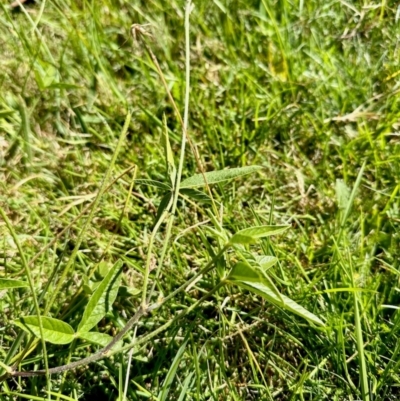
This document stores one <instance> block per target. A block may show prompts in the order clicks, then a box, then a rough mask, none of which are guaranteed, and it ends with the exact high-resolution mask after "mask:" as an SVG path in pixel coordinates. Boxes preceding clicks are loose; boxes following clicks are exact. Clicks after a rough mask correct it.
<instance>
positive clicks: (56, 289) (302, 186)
mask: <svg viewBox="0 0 400 401" xmlns="http://www.w3.org/2000/svg"><path fill="white" fill-rule="evenodd" d="M194 3H195V8H194V10H193V11H192V13H191V16H190V43H189V44H190V64H191V66H190V102H189V107H188V109H187V110H188V118H189V130H188V133H189V135H190V138H191V140H192V141H193V143H194V144H195V146H196V149H197V151H198V154H199V158H200V161H201V164H202V165H203V166H204V169H205V171H212V170H220V169H225V168H231V169H232V168H237V167H244V166H249V165H259V166H262V170H260V171H259V172H257V173H255V174H252V175H247V176H245V177H239V178H237V179H235V180H231V181H229V182H224V183H220V184H215V185H210V189H211V193H212V198H213V200H214V203H215V205H216V208H213V207H212V206H211V205H209V204H207V203H203V202H200V201H199V200H198V199H197V200H193V199H191V198H180V199H179V200H178V201H177V204H176V205H177V207H176V211H175V213H174V214H173V219H172V218H171V216H170V215H168V214H166V215H165V219H166V220H165V222H164V223H160V229H159V230H158V231H157V232H155V233H154V234H153V237H152V232H153V228H154V225H155V221H156V214H157V208H158V207H159V205H160V202H161V199H162V196H163V190H162V189H161V188H158V187H154V186H146V185H139V184H138V183H137V182H136V181H135V179H152V180H158V181H160V182H162V183H164V184H168V182H169V178H168V172H170V170H169V171H167V169H166V160H165V151H164V147H163V137H164V136H163V135H164V134H163V133H165V130H166V129H168V133H169V138H170V141H171V153H172V154H173V155H174V158H175V163H178V159H179V152H180V148H181V137H182V127H181V124H180V122H179V120H178V119H177V117H176V113H175V112H174V109H173V106H172V104H171V101H170V99H169V97H168V95H167V91H166V90H165V88H164V86H163V84H162V80H161V78H160V75H159V73H158V72H157V68H156V66H155V65H154V62H153V61H152V59H151V57H150V56H149V54H148V52H147V51H146V48H145V47H144V46H143V43H142V42H140V41H139V42H136V43H133V41H132V39H131V37H130V33H129V30H130V27H131V25H132V24H133V23H137V24H149V25H148V26H146V29H147V30H148V32H151V34H152V35H153V38H147V43H148V46H149V47H150V49H151V51H152V52H153V53H154V55H155V56H156V57H157V60H158V62H159V64H160V68H161V70H162V73H163V75H164V76H165V80H166V82H167V85H168V88H169V90H170V92H171V94H172V96H173V98H174V100H175V102H176V104H177V107H178V109H179V110H180V112H181V113H182V115H183V114H184V113H183V110H184V102H185V81H186V77H187V74H186V73H185V28H184V15H185V11H184V5H185V4H184V1H183V0H179V1H178V0H176V1H171V2H162V1H159V0H153V1H136V2H125V1H122V0H102V1H98V2H90V1H62V2H61V1H58V0H54V1H52V2H49V1H47V2H46V1H42V2H37V3H29V4H28V3H27V4H26V6H25V8H24V9H22V10H21V9H15V10H13V11H11V10H10V9H9V8H8V6H7V5H4V4H3V5H0V22H1V23H0V41H1V46H2V56H1V57H0V88H1V89H0V133H1V135H0V177H1V179H0V206H1V208H2V210H4V213H5V214H6V216H7V218H8V220H9V222H10V225H11V226H12V227H11V228H12V229H11V230H10V227H8V226H7V224H6V223H7V219H3V218H2V219H1V222H0V233H1V237H0V238H1V251H0V253H1V270H0V272H1V277H2V278H7V279H10V278H11V279H18V280H22V281H27V280H28V278H29V275H28V274H27V273H28V271H29V273H30V275H31V280H32V285H33V287H34V288H33V291H32V290H31V289H30V288H28V287H23V288H14V289H7V290H6V289H3V290H2V291H1V298H0V303H1V308H0V310H1V322H2V323H1V329H0V333H1V359H0V361H1V362H2V363H3V364H4V366H3V365H2V367H3V368H4V369H5V370H4V371H6V367H7V366H10V365H12V364H15V363H16V362H18V366H16V369H17V370H19V371H30V370H38V369H44V368H45V356H46V357H47V360H48V365H49V367H50V368H51V367H56V366H60V365H63V364H66V363H68V362H73V361H76V360H78V359H80V358H85V357H88V356H90V355H93V354H94V353H95V352H96V351H98V350H99V349H100V347H99V346H96V345H93V344H90V343H88V342H85V341H83V340H80V339H77V340H75V341H73V342H71V343H69V344H66V345H55V344H51V343H49V342H46V343H45V348H44V347H43V345H42V343H41V342H40V340H38V339H37V338H36V337H34V336H33V335H32V334H29V333H26V334H23V333H25V332H24V331H22V330H21V329H20V328H19V326H17V325H16V324H15V321H16V320H17V319H19V318H20V317H21V316H27V315H31V314H35V312H34V309H33V305H34V302H35V299H36V300H37V303H38V305H39V308H40V310H41V317H42V319H43V318H44V317H46V316H47V317H53V318H57V319H60V320H62V321H64V322H66V323H68V324H70V325H71V326H72V327H73V328H75V329H76V327H77V326H78V324H79V321H80V319H81V317H82V315H83V311H84V309H85V307H86V305H87V304H88V299H89V297H90V295H91V294H92V293H93V291H94V290H95V288H96V286H97V285H98V284H99V283H100V281H101V280H102V278H103V277H104V276H105V274H106V273H105V272H107V271H108V270H109V269H110V268H111V266H113V265H114V264H115V263H116V262H117V261H121V262H123V269H124V270H123V275H122V282H121V286H120V289H119V292H118V296H117V298H116V301H115V303H114V305H113V309H112V311H109V312H108V313H107V314H106V316H105V317H104V318H103V319H102V320H101V321H100V322H99V323H98V324H97V326H96V327H95V330H97V331H98V332H99V333H103V334H108V335H110V336H115V335H116V333H118V332H119V331H120V330H121V329H122V328H123V327H124V326H125V324H126V323H127V322H128V320H129V319H130V318H131V317H132V316H134V315H135V313H136V312H137V311H138V309H139V308H140V305H143V300H142V298H143V294H145V292H143V282H144V280H146V276H147V273H146V266H147V270H148V281H149V282H148V284H149V285H148V286H147V287H146V288H147V294H148V293H153V298H152V302H156V301H157V300H159V301H160V300H162V299H163V297H164V298H165V297H168V295H169V294H171V293H172V292H173V291H174V290H176V289H177V288H178V287H179V286H181V285H182V284H183V283H185V282H186V281H187V280H189V279H190V278H191V277H194V276H195V274H196V273H198V272H199V271H200V270H201V269H202V268H203V267H204V266H205V265H207V263H210V260H212V259H213V258H214V257H215V255H216V254H217V253H218V252H220V251H221V247H222V243H223V240H222V238H221V235H232V234H234V233H235V232H237V231H239V230H241V229H245V228H248V227H251V226H257V225H265V224H276V225H285V224H290V225H291V228H290V230H288V231H285V233H283V234H281V235H279V236H276V237H272V238H271V239H263V240H261V241H258V242H257V244H255V245H251V246H249V247H246V249H243V250H242V251H241V252H242V253H243V255H245V256H243V257H244V258H246V254H245V252H246V251H251V252H252V253H253V255H256V254H257V255H274V256H276V257H277V258H278V260H279V262H278V263H277V264H276V265H274V266H273V267H270V268H269V270H268V272H267V273H268V277H269V279H270V280H271V281H272V282H273V284H274V285H275V287H276V288H277V289H278V290H279V292H280V293H281V294H283V295H285V296H287V297H290V298H291V299H293V300H295V301H296V302H297V303H298V304H300V305H302V306H303V307H304V308H306V309H307V310H309V311H311V312H312V313H314V314H315V315H316V316H318V317H319V318H320V319H322V320H323V321H324V322H325V327H318V326H316V325H314V324H312V323H309V322H308V321H307V320H305V319H302V318H301V317H299V316H297V315H295V314H293V313H291V312H289V311H288V310H286V309H285V308H279V307H276V306H274V305H272V304H271V303H269V302H267V301H266V300H265V299H263V298H262V297H261V296H259V295H256V294H254V293H253V292H251V291H248V290H245V289H239V288H237V287H235V286H221V287H218V285H219V283H220V282H221V280H224V279H225V278H226V275H227V274H228V272H229V270H230V268H231V267H232V266H233V265H234V264H235V263H236V262H237V261H238V260H239V258H240V254H239V253H240V252H239V253H238V252H236V251H234V250H233V249H230V250H228V251H227V252H226V253H225V256H224V257H223V258H222V259H219V260H218V261H217V262H216V266H215V268H214V269H212V270H211V271H210V272H208V273H207V274H206V275H204V276H201V277H199V279H198V280H197V281H194V282H193V283H192V284H191V285H190V286H189V287H188V288H187V289H186V290H185V291H182V292H179V293H178V294H177V295H176V296H174V297H173V298H172V299H171V300H169V302H168V303H167V304H165V305H163V306H162V307H160V308H158V309H156V310H154V311H152V312H149V313H147V314H146V315H145V316H141V318H140V320H139V322H138V324H137V325H136V326H134V327H133V328H132V330H129V331H128V333H127V334H126V336H125V341H124V346H125V347H126V348H128V345H129V344H130V343H132V342H134V341H135V339H136V341H138V340H137V339H139V340H140V339H141V340H140V341H141V342H140V341H139V342H137V344H139V343H140V345H137V346H136V347H134V348H131V351H128V350H126V351H124V352H115V351H113V353H112V355H110V356H109V357H108V358H103V359H101V360H99V361H97V362H94V363H92V364H90V365H87V366H80V367H78V368H76V369H74V370H70V371H67V372H64V373H62V374H57V375H52V376H49V377H48V378H47V379H46V377H45V376H38V377H31V378H20V377H18V378H7V379H6V380H3V381H2V383H1V386H2V388H1V392H0V399H1V400H7V401H8V400H16V399H32V400H36V399H52V400H57V399H59V400H61V399H70V400H77V399H81V400H91V399H94V398H95V397H97V398H98V399H104V400H108V399H109V400H117V399H118V400H123V399H126V400H142V399H153V400H272V399H273V400H358V399H362V400H375V401H377V400H382V401H386V400H395V399H398V397H399V384H400V383H399V379H398V376H399V367H400V364H399V363H398V356H399V352H400V345H399V341H398V338H399V330H400V321H399V314H398V312H397V310H398V303H399V299H400V296H399V288H400V287H399V274H400V273H399V256H400V252H399V247H398V244H399V222H400V214H399V210H400V201H399V196H398V191H399V177H400V163H399V154H400V149H399V144H400V142H399V131H398V130H399V126H400V125H399V117H400V111H399V110H400V109H399V100H398V99H399V97H398V93H399V77H400V75H399V74H398V72H399V71H398V49H397V37H398V35H399V25H398V20H399V12H398V8H397V6H396V5H395V4H394V3H392V2H380V3H376V4H375V3H364V2H359V1H354V2H352V3H348V2H347V3H346V2H341V1H332V2H328V3H322V2H317V1H310V2H303V1H299V2H291V1H285V0H282V1H275V2H273V1H270V0H257V1H255V0H254V1H251V0H247V1H244V0H238V1H236V2H229V1H226V0H220V1H217V0H214V1H207V2H206V1H195V2H194ZM186 61H187V59H186ZM127 115H130V116H131V119H130V122H129V125H128V130H127V134H126V137H124V136H123V135H122V136H121V133H122V132H123V126H124V124H125V122H126V121H127ZM164 120H165V124H164V122H163V121H164ZM165 125H166V126H167V128H166V127H165ZM122 140H123V142H121V141H122ZM119 141H120V142H119ZM118 143H119V145H118ZM198 164H199V163H198V161H197V160H196V157H195V156H194V154H193V152H192V150H191V148H190V146H187V149H186V153H185V159H184V162H183V164H182V168H183V179H185V178H187V177H189V176H192V175H193V174H195V173H200V172H201V171H200V170H199V167H198ZM200 189H201V188H200ZM204 193H207V190H206V189H205V190H204ZM98 194H99V195H98ZM96 196H97V198H96ZM71 223H73V224H71ZM172 223H173V224H172ZM169 224H171V226H170V233H171V235H170V239H169V240H168V235H167V234H168V232H169V231H168V230H169V228H168V227H169ZM65 228H67V229H66V230H64V229H65ZM13 232H14V233H15V237H14V236H13ZM150 238H153V239H154V241H153V248H152V250H151V251H150V252H149V249H148V247H149V243H150ZM18 247H20V248H21V251H20V252H19V251H18ZM39 252H42V253H40V254H39V256H35V255H38V253H39ZM160 258H161V259H162V263H160ZM146 260H147V262H146ZM157 264H158V268H159V270H157V269H155V267H157ZM27 266H29V269H30V270H26V267H27ZM158 274H159V277H157V275H158ZM2 285H3V286H4V284H2ZM153 286H154V291H152V288H153ZM216 287H217V288H216ZM144 298H146V297H144ZM203 298H204V300H203ZM199 300H202V302H201V303H200V302H199ZM178 316H180V317H178ZM160 327H165V330H163V331H160V332H158V331H156V330H158V329H159V328H160ZM44 349H45V352H44Z"/></svg>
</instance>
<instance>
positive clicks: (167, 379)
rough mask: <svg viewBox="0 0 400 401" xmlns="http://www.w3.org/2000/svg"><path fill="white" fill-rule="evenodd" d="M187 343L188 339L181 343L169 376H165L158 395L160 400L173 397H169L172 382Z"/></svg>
mask: <svg viewBox="0 0 400 401" xmlns="http://www.w3.org/2000/svg"><path fill="white" fill-rule="evenodd" d="M186 344H187V340H186V341H185V342H184V343H183V344H182V345H181V347H180V348H179V350H178V352H177V353H176V355H175V358H174V360H173V361H172V364H171V366H170V368H169V370H168V373H167V376H166V377H165V380H164V383H163V385H162V390H161V392H160V394H159V395H158V399H159V400H160V401H166V400H170V399H171V398H169V397H168V393H169V390H170V388H171V384H172V383H173V381H174V378H175V375H176V371H177V369H178V366H179V364H180V362H181V360H182V357H183V354H184V352H185V349H186Z"/></svg>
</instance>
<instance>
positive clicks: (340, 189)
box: [336, 180, 350, 210]
mask: <svg viewBox="0 0 400 401" xmlns="http://www.w3.org/2000/svg"><path fill="white" fill-rule="evenodd" d="M336 199H337V201H338V206H339V209H341V210H345V209H346V208H347V205H348V204H349V200H350V189H349V187H348V186H347V185H346V183H345V182H344V181H343V180H336Z"/></svg>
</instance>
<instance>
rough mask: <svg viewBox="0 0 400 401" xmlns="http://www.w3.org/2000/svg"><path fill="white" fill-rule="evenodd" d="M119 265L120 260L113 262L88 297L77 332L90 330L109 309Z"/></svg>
mask: <svg viewBox="0 0 400 401" xmlns="http://www.w3.org/2000/svg"><path fill="white" fill-rule="evenodd" d="M121 266H122V262H121V261H118V262H117V263H115V265H114V266H113V267H112V268H111V269H110V271H109V272H108V274H107V275H106V276H105V277H104V279H103V281H102V282H101V283H100V285H99V286H98V287H97V288H96V290H95V291H94V293H93V294H92V296H91V297H90V299H89V302H88V304H87V305H86V308H85V311H84V312H83V316H82V320H81V322H80V323H79V326H78V332H79V333H84V332H88V331H90V330H91V329H92V328H93V327H94V326H96V324H97V323H98V322H99V321H100V320H101V319H103V317H104V316H105V315H106V313H107V312H109V311H110V310H111V307H112V304H113V303H114V301H115V298H116V297H117V294H118V288H119V285H120V282H121V272H122V271H121Z"/></svg>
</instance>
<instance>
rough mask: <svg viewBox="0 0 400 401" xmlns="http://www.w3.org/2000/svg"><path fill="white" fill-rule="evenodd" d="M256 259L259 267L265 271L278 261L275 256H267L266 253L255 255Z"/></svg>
mask: <svg viewBox="0 0 400 401" xmlns="http://www.w3.org/2000/svg"><path fill="white" fill-rule="evenodd" d="M256 261H257V263H258V265H259V266H260V267H261V269H263V270H264V271H266V270H268V269H269V268H270V267H272V266H273V265H274V264H275V263H276V262H277V261H278V258H276V257H275V256H268V255H262V256H259V255H256Z"/></svg>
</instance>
